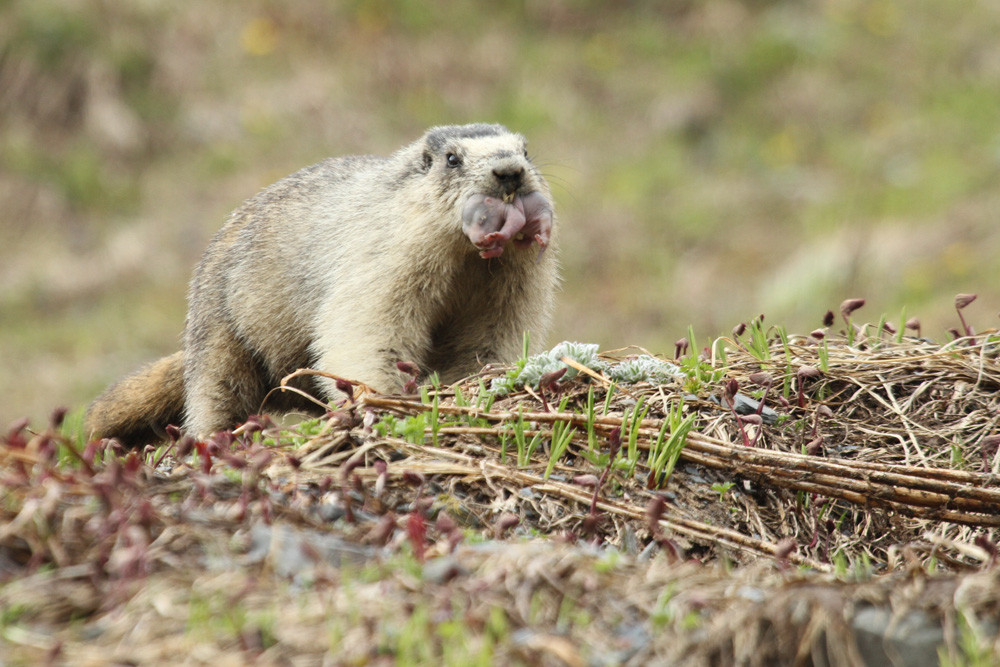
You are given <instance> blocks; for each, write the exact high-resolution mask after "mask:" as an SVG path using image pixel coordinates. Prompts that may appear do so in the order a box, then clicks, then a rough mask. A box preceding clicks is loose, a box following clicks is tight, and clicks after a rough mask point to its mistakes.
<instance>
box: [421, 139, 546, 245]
mask: <svg viewBox="0 0 1000 667" xmlns="http://www.w3.org/2000/svg"><path fill="white" fill-rule="evenodd" d="M423 159H424V166H425V168H426V169H427V173H428V176H431V177H432V178H434V180H435V181H436V182H439V183H440V184H441V185H442V191H444V192H448V193H449V194H451V195H457V199H456V200H455V203H456V204H457V205H458V206H459V207H460V211H461V220H462V231H463V232H464V233H465V235H466V236H467V237H468V238H469V240H470V241H472V244H473V245H474V246H475V247H476V248H478V249H479V254H480V256H481V257H484V258H490V257H499V256H500V255H501V254H503V251H504V247H505V246H506V245H507V243H508V242H510V243H513V245H514V247H515V248H517V249H521V250H523V249H527V248H529V247H531V245H532V244H534V243H538V245H539V247H540V248H541V251H544V250H545V247H546V246H547V245H548V243H549V239H550V237H551V234H552V222H553V216H552V204H551V202H550V201H549V197H548V187H547V186H546V184H545V181H544V179H542V177H541V175H539V173H538V171H537V170H536V169H535V166H534V165H533V164H532V163H531V160H529V159H528V152H527V148H526V144H525V140H524V137H522V136H521V135H519V134H513V133H511V132H508V131H507V130H506V129H505V128H503V127H501V126H499V125H465V126H457V127H443V128H435V129H433V130H431V131H430V132H428V134H427V137H426V141H425V151H424V157H423Z"/></svg>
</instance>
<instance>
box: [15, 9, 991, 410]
mask: <svg viewBox="0 0 1000 667" xmlns="http://www.w3.org/2000/svg"><path fill="white" fill-rule="evenodd" d="M997 34H1000V4H998V3H944V2H938V1H934V0H909V1H907V2H903V1H902V0H828V1H826V2H812V3H800V2H791V1H788V2H784V1H779V0H770V1H769V0H745V1H743V2H735V1H731V0H686V1H681V2H672V3H657V2H651V1H649V2H643V1H634V2H622V3H598V2H570V1H569V0H563V1H561V2H558V1H557V2H529V1H527V0H522V1H520V2H516V1H513V2H495V3H488V4H483V3H477V2H473V1H472V0H459V1H458V2H452V3H440V4H433V3H431V4H425V3H417V2H413V1H412V0H379V1H375V2H362V1H359V0H358V1H353V2H318V3H317V2H312V1H307V0H281V1H280V2H279V1H278V0H252V1H250V2H244V3H232V2H219V1H209V2H202V3H197V4H190V5H188V4H182V3H181V4H179V3H172V2H167V1H165V0H141V1H137V2H129V3H112V2H107V1H106V0H77V1H75V2H69V1H68V0H63V1H57V0H3V1H0V373H2V375H3V377H4V380H5V381H4V387H5V389H6V391H5V392H4V394H5V395H4V397H3V401H2V402H0V405H2V407H0V422H3V423H7V422H8V421H10V420H11V419H13V418H15V417H18V416H21V415H30V416H32V417H34V418H36V419H40V418H42V417H43V416H44V415H45V414H46V413H47V412H48V410H49V409H50V408H51V407H53V406H54V405H55V404H58V403H61V404H68V405H80V404H82V403H84V402H86V401H87V400H89V399H90V398H91V397H92V396H93V395H95V394H96V392H97V391H99V390H100V389H101V388H102V387H103V386H104V385H105V384H106V383H107V382H109V381H111V380H112V379H114V378H115V377H117V376H118V375H120V374H121V373H123V372H126V371H127V370H129V369H130V368H132V367H134V366H136V365H138V364H139V363H142V362H143V361H146V360H149V359H152V358H154V357H156V356H159V355H161V354H164V353H167V352H170V351H172V350H174V349H175V348H176V346H177V340H178V336H179V334H180V331H181V328H182V326H183V318H184V310H185V305H184V291H185V288H186V282H187V278H188V276H189V273H190V270H191V268H192V267H193V265H194V264H195V262H196V261H197V258H198V256H199V254H200V252H201V251H202V249H203V248H204V245H205V243H206V242H207V239H208V238H209V237H210V235H211V234H212V233H213V231H214V230H215V229H217V228H218V226H219V225H220V224H221V223H222V220H223V219H224V217H225V214H226V213H227V212H228V211H229V210H230V209H232V208H233V207H235V206H236V205H237V204H239V203H240V202H241V201H242V200H243V199H245V198H246V197H248V196H250V195H251V194H253V193H254V192H255V191H256V190H257V189H258V188H260V187H262V186H264V185H266V184H268V183H269V182H272V181H274V180H275V179H277V178H279V177H281V176H283V175H285V174H287V173H290V172H291V171H294V170H295V169H298V168H299V167H302V166H305V165H307V164H311V163H313V162H316V161H318V160H319V159H321V158H322V157H325V156H328V155H338V154H345V153H357V152H377V153H385V152H388V151H391V150H393V149H395V148H397V147H399V146H400V145H402V144H404V143H406V142H409V141H411V140H412V139H414V138H415V137H417V136H419V134H420V133H421V132H422V131H423V130H424V129H425V128H426V127H427V126H430V125H433V124H442V123H452V122H468V121H474V120H486V121H499V122H502V123H505V124H507V125H508V126H510V127H511V128H513V129H516V130H519V131H521V132H523V133H524V134H525V135H526V136H527V137H528V138H529V140H530V142H531V149H532V151H533V153H534V154H535V157H536V159H537V160H538V161H539V163H540V164H541V165H542V166H543V170H544V171H545V173H546V174H547V175H548V176H549V178H550V180H551V183H552V185H553V187H554V192H555V196H556V198H557V206H558V209H559V213H560V220H561V225H562V231H563V234H562V238H563V250H564V254H563V258H564V265H565V278H566V285H565V290H564V294H563V297H562V300H561V307H560V311H559V315H558V319H557V324H556V330H555V331H554V332H553V339H556V340H558V339H562V338H572V339H577V340H585V341H591V342H599V343H601V345H602V347H618V346H622V345H626V344H639V345H643V346H645V347H647V348H649V349H651V350H653V351H658V352H668V351H669V350H671V349H672V343H673V341H674V340H675V339H677V338H679V337H681V336H683V335H684V334H685V333H686V331H687V326H688V324H693V325H694V327H695V330H696V331H697V332H698V333H699V334H700V335H703V336H708V335H718V334H721V333H725V332H728V331H729V329H730V328H731V327H732V326H733V325H734V324H735V323H736V322H738V321H740V320H746V319H748V318H750V317H753V316H755V315H757V314H759V313H766V314H767V317H768V321H771V322H782V323H784V324H785V325H787V327H788V328H789V329H790V330H793V331H808V330H810V329H812V328H814V327H815V326H816V325H817V324H818V323H819V319H820V318H821V316H822V314H823V312H824V311H825V310H826V309H828V308H834V309H835V308H836V306H837V305H838V304H839V303H840V301H841V300H842V299H843V298H845V297H854V296H863V297H866V298H867V299H868V303H869V306H868V307H867V309H868V310H869V311H871V312H869V313H868V315H869V317H871V318H873V319H877V318H878V316H879V314H881V313H883V312H885V313H888V314H889V315H890V317H895V316H896V315H898V314H899V313H900V312H901V311H902V309H903V308H905V309H906V313H907V315H908V316H913V315H916V316H919V317H920V318H921V319H922V320H923V323H924V331H925V333H930V335H932V336H937V337H941V338H943V337H945V334H944V330H945V328H946V327H949V326H953V324H954V322H953V321H952V319H953V316H954V311H953V309H952V297H953V295H954V294H955V293H956V292H976V293H979V294H980V299H979V301H978V302H977V303H976V304H975V305H974V306H972V307H970V309H969V311H970V312H969V313H968V316H969V317H970V318H971V319H972V321H973V322H974V323H975V326H978V327H979V328H985V327H991V326H995V325H996V324H997V322H996V317H997V312H996V311H997V309H998V303H1000V281H998V279H997V277H996V276H997V275H1000V234H998V232H997V231H996V229H997V226H998V225H997V218H998V213H1000V187H998V185H997V182H998V175H1000V122H998V113H997V110H998V109H1000V41H998V40H997V39H996V35H997ZM977 309H978V310H977Z"/></svg>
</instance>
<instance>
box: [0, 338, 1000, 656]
mask: <svg viewBox="0 0 1000 667" xmlns="http://www.w3.org/2000/svg"><path fill="white" fill-rule="evenodd" d="M824 340H825V342H824V341H818V340H816V339H813V338H802V339H791V340H787V341H786V342H785V343H783V342H782V341H781V340H780V339H775V340H772V341H771V342H770V343H769V345H768V348H767V353H766V354H764V353H763V350H762V348H761V347H760V346H756V347H755V346H753V345H752V344H751V342H750V341H749V340H745V338H733V339H731V340H728V341H725V343H726V344H725V347H726V348H727V350H728V353H727V355H726V359H725V363H723V360H722V359H721V358H717V359H716V360H715V361H714V367H713V361H712V360H711V359H703V360H702V362H701V364H700V366H699V369H700V370H699V372H700V373H702V376H701V378H702V380H703V381H702V382H701V383H700V384H699V383H693V382H692V381H691V380H690V379H688V380H684V381H680V380H679V381H678V382H675V383H668V384H660V385H650V384H647V383H639V384H635V385H628V386H624V387H619V388H616V389H615V390H614V391H613V392H612V395H611V398H610V400H606V399H607V392H608V390H609V384H610V383H608V382H607V381H606V380H603V379H601V378H600V377H596V378H595V377H589V376H588V377H587V378H586V379H584V376H578V377H577V378H576V379H573V380H569V381H566V382H563V383H562V384H561V385H551V386H549V387H548V389H547V390H546V391H545V392H544V394H543V395H539V392H538V391H537V390H530V389H529V390H525V391H522V392H517V393H514V394H511V395H508V396H506V397H503V398H498V399H496V400H495V401H492V402H490V401H489V399H488V397H486V396H484V395H481V387H482V386H483V384H486V385H488V383H489V381H490V380H491V379H492V378H493V377H497V376H499V375H501V374H503V373H504V372H505V369H492V370H489V369H488V370H486V371H484V373H483V374H482V375H481V376H477V377H475V378H470V379H469V380H468V381H466V382H463V383H460V384H459V385H457V386H455V387H449V388H441V389H440V390H439V391H437V392H435V391H434V390H433V389H431V390H428V391H427V395H426V396H425V400H418V399H416V398H415V397H405V396H380V395H374V394H368V393H364V392H361V391H360V390H359V392H358V395H357V396H356V398H355V401H353V402H351V403H349V404H347V405H344V406H340V408H339V409H338V410H337V411H336V412H333V413H331V414H330V415H328V416H327V417H326V418H324V419H323V420H320V421H318V422H312V423H309V424H306V425H303V427H300V428H299V429H296V430H293V431H282V430H280V429H277V428H276V427H273V426H271V425H270V424H269V423H268V422H266V421H260V420H255V421H251V422H249V423H248V425H246V426H244V427H243V428H242V429H238V430H237V432H236V433H235V434H230V435H228V436H226V437H220V438H217V439H216V440H214V441H212V442H209V443H194V442H193V441H190V440H187V439H181V440H180V441H178V442H175V443H172V444H171V445H169V446H167V447H161V448H159V449H156V450H154V449H152V448H150V449H149V450H148V451H146V452H142V453H140V452H133V453H127V454H115V453H114V452H113V451H112V450H109V449H104V448H106V447H107V446H108V445H107V443H104V444H101V443H91V444H90V445H89V446H88V447H87V448H86V449H85V450H83V451H77V450H76V449H75V448H74V446H73V445H72V443H71V442H70V441H69V440H67V439H65V438H63V437H62V436H59V435H58V434H57V432H56V431H55V430H53V429H48V430H46V431H43V432H40V433H37V434H32V433H30V432H28V431H26V430H24V429H22V428H19V426H20V425H18V427H15V429H13V430H12V431H11V432H10V433H9V434H8V435H7V436H6V438H5V439H4V441H3V445H2V447H0V472H2V474H3V484H4V488H5V489H7V494H6V496H5V498H4V501H3V502H2V503H0V526H2V527H0V580H2V581H3V582H4V583H3V584H2V587H0V607H2V608H3V609H4V610H5V611H4V616H3V619H2V622H0V633H2V634H0V636H2V638H3V642H4V644H6V648H5V655H10V656H12V658H11V660H12V664H17V663H18V661H21V662H25V663H27V662H31V661H36V660H39V659H44V658H49V659H54V660H65V661H67V662H72V663H74V664H88V663H93V664H96V663H100V662H103V661H107V660H109V659H113V660H130V661H135V662H140V663H144V664H145V663H159V662H168V661H171V660H172V659H175V658H176V656H177V655H179V654H184V655H186V656H188V660H189V661H190V662H194V663H208V662H218V661H220V660H221V661H222V662H227V661H243V660H247V659H256V660H257V661H258V662H260V663H262V664H271V663H282V664H288V663H312V662H319V661H321V660H323V659H324V656H325V659H326V660H328V661H331V660H332V661H333V662H335V663H341V664H342V663H357V662H376V663H379V662H390V661H393V660H398V661H400V662H426V661H430V660H437V661H443V662H446V663H449V662H450V663H459V662H461V663H463V664H469V663H476V662H481V663H483V664H489V663H491V662H492V663H505V664H509V663H513V662H525V663H533V664H569V665H575V664H585V663H586V662H588V661H596V662H610V663H621V662H626V663H631V664H646V663H648V662H649V661H651V660H654V661H655V660H659V661H668V662H686V663H693V664H730V663H733V662H736V663H740V664H768V663H772V662H774V661H779V662H783V663H790V662H792V661H798V662H799V663H801V664H808V663H809V662H810V661H812V660H819V659H821V658H822V659H827V660H829V661H830V663H832V664H854V663H856V662H857V660H858V659H859V655H861V654H860V653H859V651H860V650H861V649H860V648H859V646H860V645H861V644H859V643H858V642H859V641H860V640H858V639H857V637H858V627H857V625H856V624H854V623H855V620H856V618H858V614H859V613H861V612H862V611H863V610H865V609H872V608H874V609H885V610H888V613H889V614H890V615H891V617H892V618H893V619H895V620H894V621H893V622H894V623H897V622H898V623H902V622H903V620H905V619H906V618H909V617H910V616H912V615H913V614H920V615H922V616H921V618H927V619H931V621H932V622H933V623H935V624H936V623H938V621H937V619H944V621H945V624H944V627H945V628H946V635H945V641H946V644H947V649H946V650H947V651H949V652H950V655H951V657H952V658H953V659H959V658H961V659H965V660H973V659H974V658H976V656H979V655H987V654H989V653H991V652H995V649H996V647H995V646H994V645H993V642H994V639H993V637H992V635H991V634H990V633H989V632H986V633H983V632H982V628H983V627H986V626H983V625H982V623H981V622H982V621H983V620H984V619H989V618H996V615H997V613H998V609H1000V605H998V603H1000V582H998V580H997V570H996V568H995V567H994V565H995V560H996V555H997V548H996V546H995V545H996V544H997V532H996V531H997V528H996V526H997V525H998V519H997V516H998V514H1000V512H998V509H1000V502H998V501H1000V491H997V488H996V483H995V470H996V465H997V460H996V459H997V452H996V444H995V443H996V440H997V438H996V437H995V434H996V433H997V420H998V419H1000V417H998V415H1000V412H998V407H1000V406H998V402H1000V399H998V393H997V392H998V389H1000V364H998V363H997V360H996V357H995V354H996V344H995V342H991V340H990V339H989V338H983V337H980V338H978V339H972V338H965V339H959V340H957V341H955V342H953V343H951V344H949V345H946V346H938V345H933V344H931V343H926V342H921V341H917V340H912V339H907V340H904V341H902V342H896V341H895V340H888V339H884V338H880V337H878V336H874V335H865V336H863V337H861V338H860V340H859V342H856V343H855V344H853V345H848V343H847V341H845V340H843V339H840V338H836V337H827V338H825V339H824ZM720 346H721V343H720V344H718V345H715V346H713V347H714V349H717V350H718V349H720ZM751 349H752V350H753V353H751V352H750V351H749V350H751ZM760 357H764V360H761V359H760ZM803 367H806V368H814V369H817V370H818V369H824V370H822V371H820V372H819V373H812V372H810V371H806V372H802V370H801V369H802V368H803ZM719 371H724V377H721V378H720V377H719V375H718V374H717V375H716V376H715V379H714V380H713V381H706V379H709V378H711V374H712V373H713V372H719ZM761 373H768V374H769V375H770V376H771V379H772V381H773V387H772V388H771V389H770V390H769V392H768V394H767V397H766V398H765V404H766V405H767V406H770V407H773V409H774V410H775V411H776V412H777V413H778V415H780V416H779V419H778V420H777V423H773V424H768V423H761V424H758V423H756V420H755V419H753V418H752V417H751V418H750V419H749V420H747V419H744V420H742V421H738V420H737V417H736V416H735V415H734V413H733V412H732V411H731V410H729V409H727V408H723V407H722V404H723V403H724V398H725V395H726V394H727V393H730V394H731V393H732V389H733V388H734V387H733V384H732V381H733V380H735V381H736V383H737V384H738V386H739V387H740V391H741V393H744V394H756V395H758V396H759V395H760V393H761V392H762V391H763V390H762V388H759V387H757V385H756V384H755V383H758V382H760V381H762V380H764V379H765V378H764V376H762V375H761ZM751 376H752V377H753V379H751ZM481 382H482V383H483V384H481ZM696 385H697V386H696ZM800 385H802V386H801V388H802V400H801V405H800V401H799V389H800ZM695 390H696V395H693V394H692V391H695ZM588 394H589V395H590V400H592V401H593V405H594V406H595V407H594V409H593V412H592V414H591V411H590V410H589V409H588V408H587V402H588ZM713 395H715V397H716V399H723V400H722V401H721V402H715V401H714V400H713V399H712V396H713ZM637 404H641V406H644V407H645V408H647V410H646V412H645V414H644V415H643V416H642V418H641V419H637V418H636V417H635V416H634V412H635V410H636V406H637ZM678 405H682V406H683V407H682V408H681V409H680V411H679V412H678ZM477 406H478V407H477ZM605 406H606V408H607V409H605ZM672 411H673V416H671V414H672ZM641 412H642V410H640V413H641ZM678 414H680V415H681V416H684V417H687V416H690V417H691V418H692V420H693V421H692V430H691V431H690V432H689V433H688V435H687V439H686V444H685V446H684V448H683V450H681V452H680V455H679V457H680V458H679V462H678V463H677V465H676V467H675V468H674V470H673V472H672V473H671V474H670V475H669V477H668V476H666V475H663V474H661V475H660V476H656V475H655V474H652V470H653V468H654V467H655V466H654V462H653V461H651V459H650V452H651V450H654V451H655V450H656V448H657V442H658V440H659V439H660V433H661V430H663V432H664V433H665V434H666V435H669V430H670V429H669V428H667V429H662V426H663V423H664V420H670V419H677V416H678ZM390 415H391V416H392V419H387V416H390ZM434 415H436V420H435V418H434ZM518 423H520V426H518ZM741 423H742V426H741ZM518 428H522V429H523V431H524V433H525V435H526V441H530V439H531V438H532V437H533V436H534V434H536V433H539V434H541V436H540V437H539V438H538V440H537V443H538V446H537V447H536V448H535V450H534V452H533V453H532V455H531V456H530V457H527V458H526V459H525V458H524V454H523V452H522V459H524V460H523V461H522V463H523V464H522V465H517V460H518V453H517V451H516V450H517V447H516V442H515V441H516V438H515V436H514V435H513V434H514V432H515V431H516V430H517V429H518ZM570 428H574V429H575V431H573V433H572V436H571V437H570V438H569V440H568V443H567V445H566V449H565V452H564V453H563V455H562V456H561V457H559V458H558V460H550V452H549V451H548V450H549V448H550V447H552V446H553V444H552V441H553V439H554V438H553V436H554V435H555V436H556V437H555V440H557V441H558V439H559V438H558V435H559V433H560V432H561V433H563V434H565V433H568V432H569V429H570ZM591 429H592V431H593V438H591V437H589V435H588V432H589V431H590V430H591ZM554 430H555V431H556V433H553V431H554ZM380 433H381V434H380ZM744 433H745V435H746V437H747V439H748V440H749V441H752V442H753V443H754V446H753V447H747V446H745V445H744V444H743V438H744ZM665 437H666V436H665ZM435 441H436V443H437V444H434V443H435ZM505 443H506V444H505ZM806 450H808V452H809V453H804V452H805V451H806ZM192 451H194V452H196V453H197V456H195V457H194V458H191V457H190V456H189V454H190V453H191V452H192ZM852 624H853V625H852ZM962 628H966V629H965V630H964V631H963V630H962ZM969 628H971V629H969ZM977 633H978V634H977ZM970 637H972V639H971V640H970V639H969V638H970ZM980 652H982V653H980ZM817 656H820V657H817Z"/></svg>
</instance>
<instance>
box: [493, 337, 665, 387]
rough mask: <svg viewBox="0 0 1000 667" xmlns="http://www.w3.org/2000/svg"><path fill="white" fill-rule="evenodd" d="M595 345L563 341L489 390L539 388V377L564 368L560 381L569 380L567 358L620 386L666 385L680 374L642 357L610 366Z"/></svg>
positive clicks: (573, 374) (571, 373)
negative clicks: (663, 383) (599, 354)
mask: <svg viewBox="0 0 1000 667" xmlns="http://www.w3.org/2000/svg"><path fill="white" fill-rule="evenodd" d="M597 348H598V346H597V344H596V343H575V342H571V341H563V342H562V343H559V344H558V345H556V346H555V347H554V348H552V349H551V350H549V351H548V352H542V353H541V354H536V355H534V356H531V357H528V358H527V359H525V360H523V363H521V364H518V367H517V368H515V369H514V370H512V371H510V372H509V373H507V375H505V376H504V377H500V378H495V379H494V380H493V382H492V384H491V385H490V390H491V391H493V392H494V393H496V394H499V395H503V394H507V393H509V392H511V391H513V390H515V389H517V388H519V387H523V386H525V385H528V386H531V387H535V388H537V387H538V382H539V380H541V378H542V376H544V375H546V374H548V373H552V372H555V371H558V370H559V369H561V368H566V373H565V375H563V376H562V377H561V378H560V379H561V380H563V381H565V380H571V379H572V378H574V377H576V375H577V373H578V371H577V370H576V369H575V368H572V367H567V366H566V364H565V363H563V361H562V358H563V357H569V358H571V359H573V360H574V361H576V362H577V363H579V364H580V365H582V366H586V367H587V368H590V369H591V370H593V371H596V372H599V373H600V372H604V373H605V374H606V375H607V376H608V377H609V378H610V379H611V380H614V381H615V382H619V383H622V384H634V383H636V382H642V381H649V382H669V381H670V380H672V379H673V378H675V377H676V376H677V375H679V374H680V369H679V368H678V367H677V366H676V365H674V364H672V363H670V362H669V361H663V360H661V359H657V358H655V357H652V356H650V355H648V354H644V355H642V356H639V357H637V358H635V359H628V360H626V361H622V362H620V363H617V364H609V363H608V362H606V361H603V360H602V359H600V358H599V357H598V356H597Z"/></svg>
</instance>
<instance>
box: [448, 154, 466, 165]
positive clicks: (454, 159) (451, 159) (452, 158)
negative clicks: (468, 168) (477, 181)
mask: <svg viewBox="0 0 1000 667" xmlns="http://www.w3.org/2000/svg"><path fill="white" fill-rule="evenodd" d="M444 159H445V160H446V161H447V162H448V166H449V167H457V166H458V165H460V164H462V158H460V157H458V156H457V155H455V154H454V153H448V154H447V155H445V156H444Z"/></svg>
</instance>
